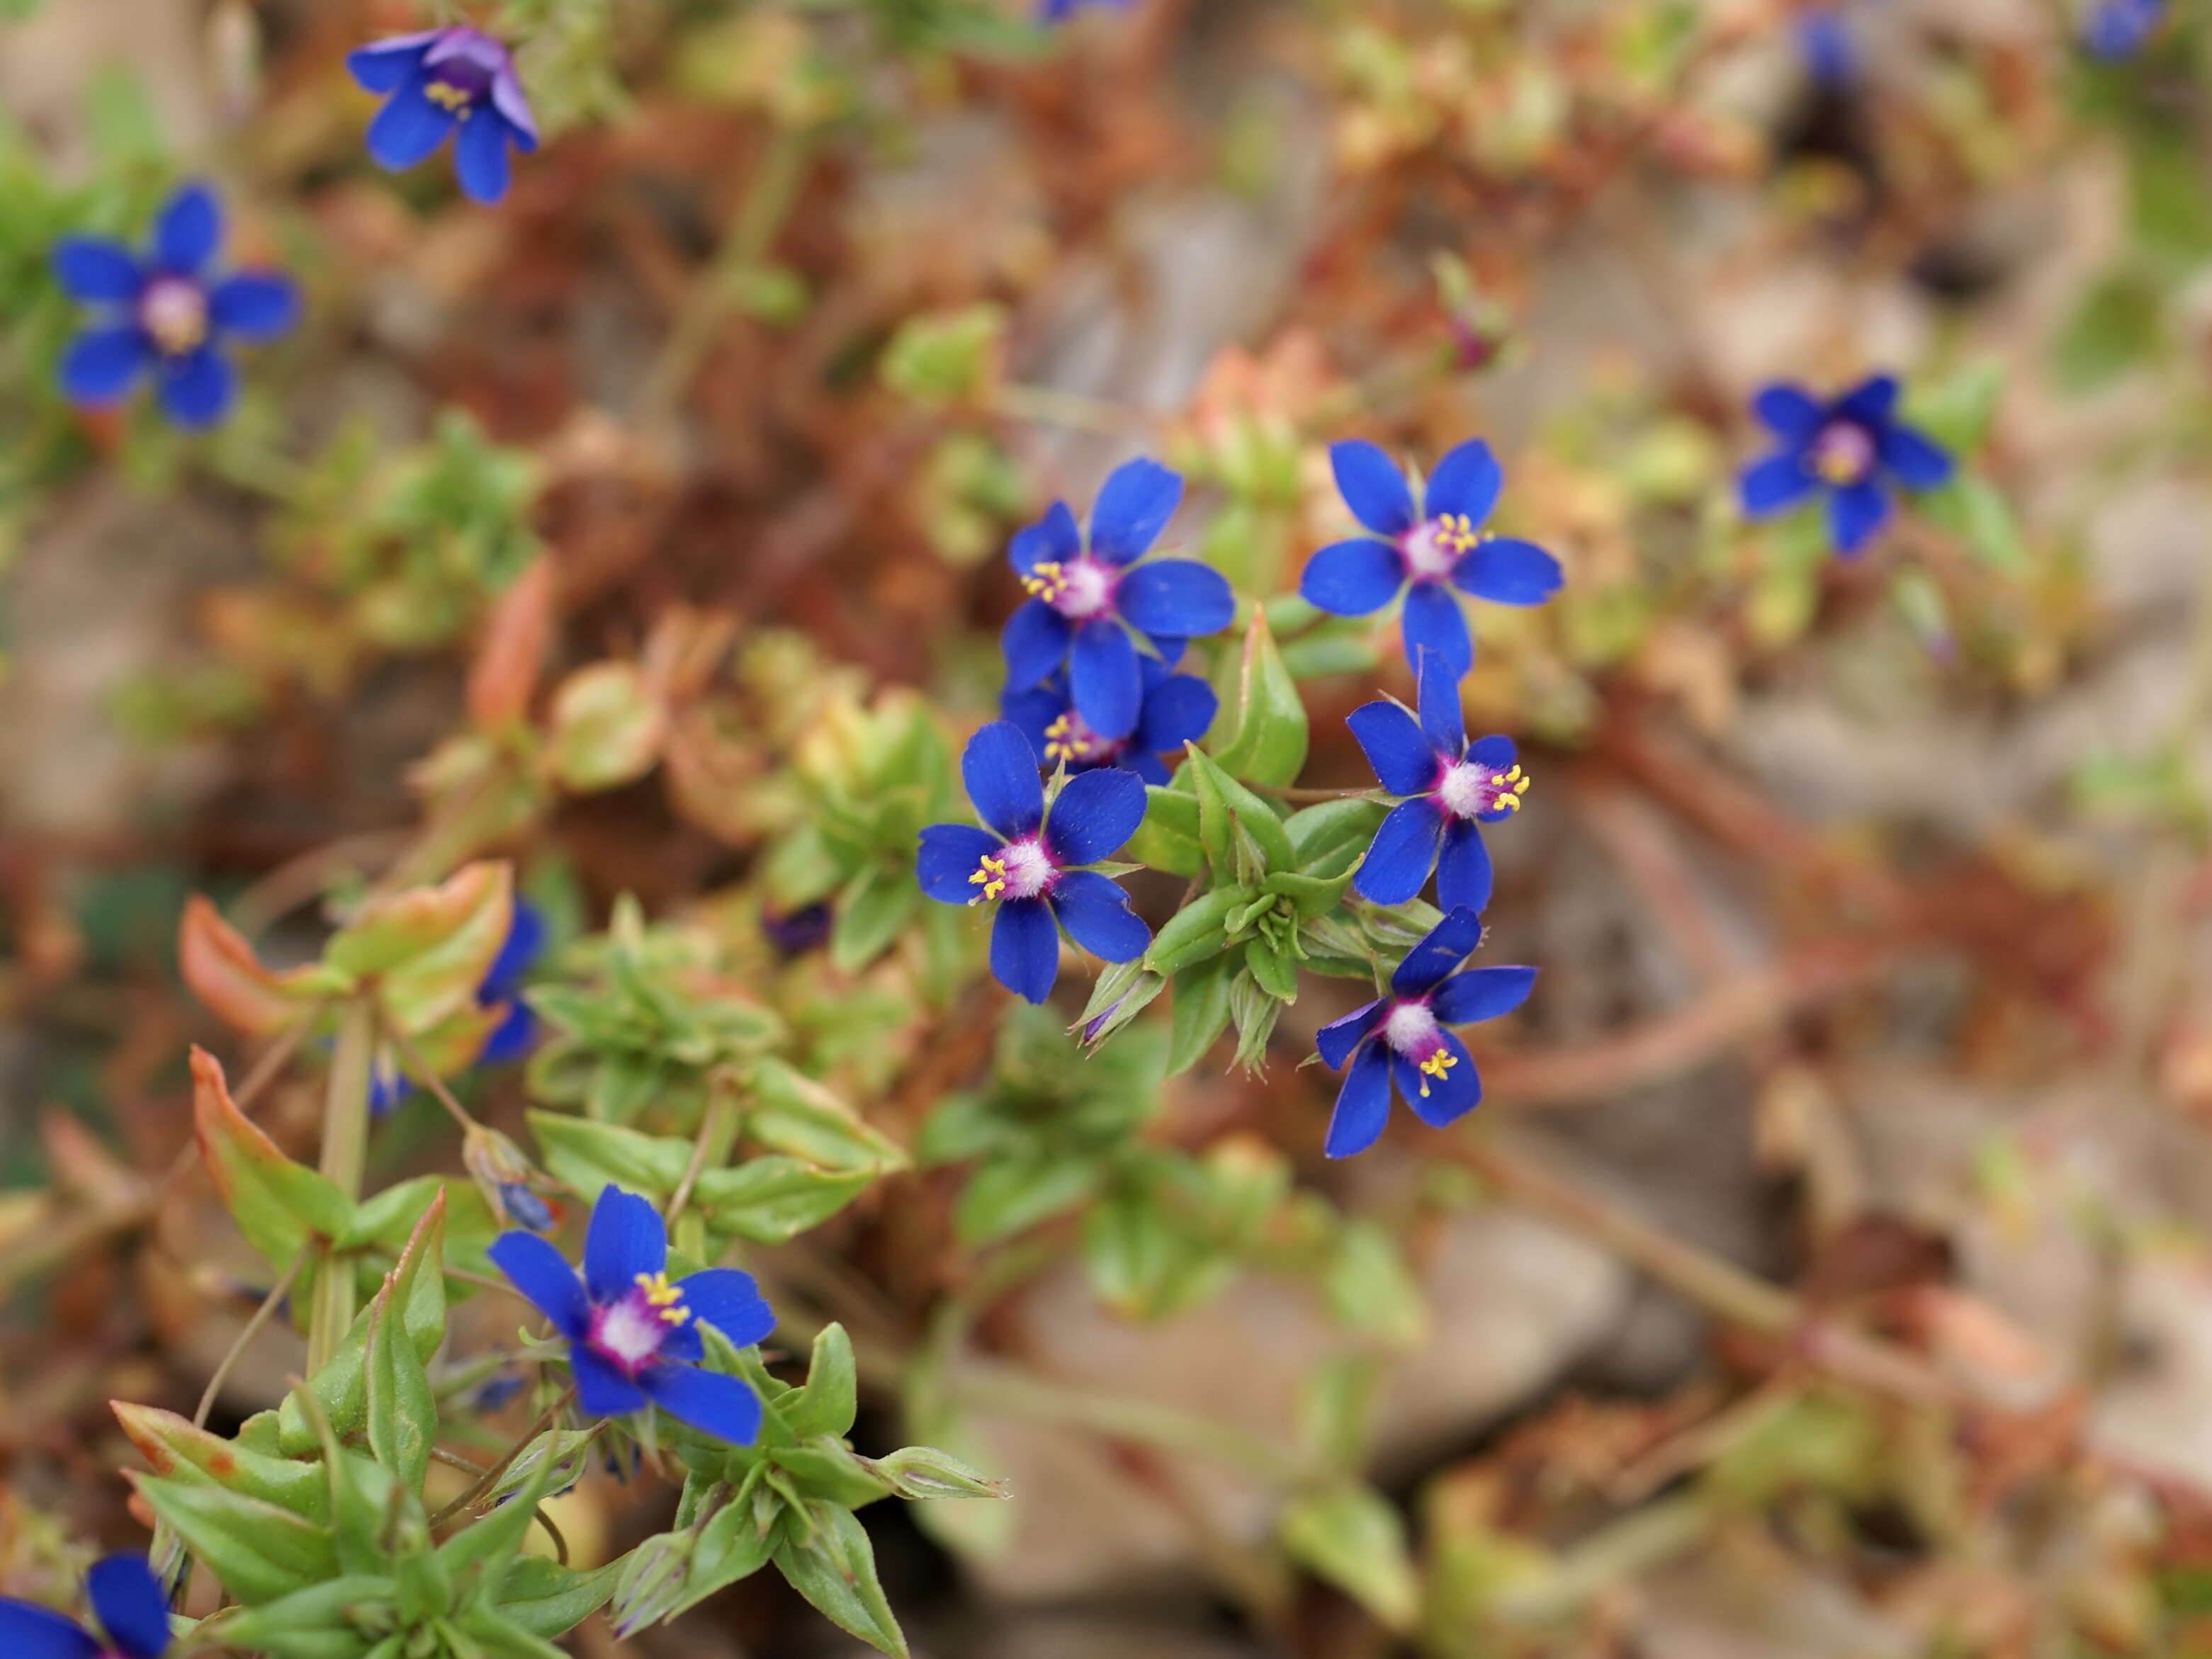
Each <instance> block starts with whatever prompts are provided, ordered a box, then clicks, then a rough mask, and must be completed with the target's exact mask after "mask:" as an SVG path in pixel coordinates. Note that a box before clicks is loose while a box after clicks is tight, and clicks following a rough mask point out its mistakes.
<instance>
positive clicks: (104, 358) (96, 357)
mask: <svg viewBox="0 0 2212 1659" xmlns="http://www.w3.org/2000/svg"><path fill="white" fill-rule="evenodd" d="M221 243H222V209H221V208H220V207H219V206H217V205H216V199H215V196H214V194H213V193H212V192H211V191H209V190H208V188H207V187H206V186H205V185H185V187H184V188H183V189H181V190H179V191H177V193H176V194H175V195H173V196H172V197H170V198H169V200H168V203H167V205H165V206H164V207H163V208H162V210H161V216H160V217H158V218H157V219H156V220H155V222H154V244H153V246H152V248H151V249H150V250H149V252H147V253H146V254H145V255H144V256H143V258H142V257H141V256H139V255H137V254H136V253H133V252H131V249H130V248H129V247H128V246H125V245H124V244H123V243H121V242H115V241H110V240H106V238H103V237H94V236H70V237H65V238H64V239H63V240H61V241H60V242H58V243H57V244H56V245H55V246H54V252H53V270H54V278H55V280H56V281H57V282H58V283H60V284H61V285H62V288H63V289H64V291H66V292H67V293H68V295H70V298H71V299H74V300H78V301H82V302H83V303H84V304H86V305H88V306H99V307H104V308H105V314H104V315H103V316H102V317H101V319H100V321H99V322H98V323H96V324H94V325H92V326H90V327H88V328H86V329H84V330H83V331H81V332H80V333H79V334H78V335H77V337H76V338H75V339H74V340H72V341H70V345H69V349H68V350H67V351H66V352H64V354H63V356H62V362H61V373H60V380H61V388H62V395H63V396H64V397H65V398H68V399H69V400H70V402H71V403H73V404H77V405H79V406H80V407H83V408H95V409H96V408H100V407H103V406H105V405H106V404H112V403H116V402H118V401H120V400H121V399H122V398H124V397H125V395H126V394H127V393H128V392H130V391H131V388H132V387H133V386H136V385H137V383H138V381H139V380H141V379H142V378H143V377H144V376H146V375H149V374H150V375H152V376H153V378H154V382H155V386H156V388H157V389H158V392H159V395H160V397H161V407H162V409H163V410H165V411H166V412H167V415H168V417H169V418H170V419H171V420H172V421H173V422H176V424H177V425H179V426H180V427H184V428H188V429H197V428H203V427H209V426H212V425H214V424H215V423H216V422H217V421H219V420H221V419H222V416H223V414H224V412H225V411H226V410H228V409H229V408H230V405H231V400H232V398H234V397H235V396H236V395H237V391H238V380H237V375H236V373H235V372H234V370H233V369H232V368H231V366H230V362H229V360H228V358H226V357H225V356H223V355H222V352H221V351H220V350H218V349H217V347H218V346H219V345H220V344H221V343H222V341H224V340H225V339H233V340H246V341H260V340H273V339H275V338H276V337H277V336H278V335H280V334H283V333H284V332H285V331H287V330H289V328H290V327H291V326H292V325H293V323H294V322H295V320H296V319H297V318H298V316H299V311H300V298H299V293H298V290H297V289H295V288H294V287H293V286H292V282H291V279H290V278H289V277H288V276H283V275H282V274H281V273H279V272H276V271H267V270H246V271H240V272H238V273H236V274H235V275H233V276H223V277H216V276H212V275H211V274H210V272H209V270H208V263H209V261H210V260H211V259H213V258H215V252H216V247H217V246H219V245H220V244H221Z"/></svg>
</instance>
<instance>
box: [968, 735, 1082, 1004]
mask: <svg viewBox="0 0 2212 1659" xmlns="http://www.w3.org/2000/svg"><path fill="white" fill-rule="evenodd" d="M1086 775H1088V774H1086ZM991 977H992V978H994V979H995V980H997V981H999V983H1000V984H1001V985H1003V986H1005V987H1006V988H1007V989H1008V990H1009V991H1012V993H1013V994H1015V995H1016V996H1018V997H1026V998H1027V999H1028V1000H1030V1001H1031V1002H1042V1001H1043V1000H1045V999H1046V998H1047V997H1048V996H1050V995H1051V994H1052V982H1053V981H1054V980H1055V979H1058V978H1059V977H1060V930H1059V929H1058V928H1056V927H1054V926H1053V921H1052V909H1051V907H1050V906H1048V904H1046V903H1045V902H1044V901H1043V900H1042V899H1008V900H1007V901H1006V902H1005V903H1003V904H1001V905H1000V907H999V915H998V920H997V921H994V922H993V923H992V924H991Z"/></svg>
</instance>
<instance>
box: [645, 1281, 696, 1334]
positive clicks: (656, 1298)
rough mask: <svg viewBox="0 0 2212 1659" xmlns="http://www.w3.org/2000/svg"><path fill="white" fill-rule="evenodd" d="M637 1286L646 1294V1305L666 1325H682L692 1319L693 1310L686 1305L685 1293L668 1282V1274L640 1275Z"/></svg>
mask: <svg viewBox="0 0 2212 1659" xmlns="http://www.w3.org/2000/svg"><path fill="white" fill-rule="evenodd" d="M636 1284H637V1287H638V1289H640V1290H641V1291H644V1292H645V1300H646V1304H647V1306H648V1307H650V1308H651V1309H653V1311H654V1312H655V1313H657V1314H659V1316H660V1318H661V1322H663V1323H664V1324H669V1325H681V1324H682V1323H684V1321H685V1320H687V1319H689V1318H690V1317H691V1310H690V1309H689V1308H687V1307H685V1306H684V1292H683V1291H680V1290H678V1289H677V1287H676V1286H675V1285H671V1284H670V1283H669V1282H668V1275H667V1274H666V1273H640V1274H638V1276H637V1279H636Z"/></svg>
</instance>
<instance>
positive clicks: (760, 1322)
mask: <svg viewBox="0 0 2212 1659" xmlns="http://www.w3.org/2000/svg"><path fill="white" fill-rule="evenodd" d="M676 1288H677V1289H678V1290H679V1291H683V1293H684V1303H683V1305H684V1306H685V1307H687V1308H689V1309H690V1310H691V1316H692V1318H694V1319H703V1320H705V1321H706V1322H708V1324H709V1325H712V1326H713V1327H714V1328H715V1329H716V1330H718V1331H720V1332H721V1334H723V1335H724V1336H726V1337H727V1338H729V1339H730V1341H731V1343H732V1346H736V1347H740V1348H750V1346H752V1345H753V1344H754V1343H756V1342H757V1341H759V1340H761V1339H762V1338H763V1337H765V1336H766V1335H767V1334H769V1332H770V1331H772V1330H774V1329H775V1315H774V1314H773V1313H771V1312H769V1305H768V1304H767V1303H766V1302H764V1301H763V1300H762V1299H761V1293H760V1286H759V1285H756V1284H755V1283H754V1282H753V1276H752V1275H751V1274H750V1273H739V1272H738V1270H737V1269H736V1268H735V1267H709V1268H708V1269H706V1271H704V1272H703V1273H693V1274H691V1275H690V1276H689V1277H688V1278H684V1279H678V1280H677V1281H676Z"/></svg>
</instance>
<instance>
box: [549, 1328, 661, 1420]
mask: <svg viewBox="0 0 2212 1659" xmlns="http://www.w3.org/2000/svg"><path fill="white" fill-rule="evenodd" d="M568 1372H569V1375H570V1376H574V1378H575V1379H576V1404H577V1407H579V1408H580V1410H581V1411H582V1412H583V1413H584V1415H585V1416H586V1417H627V1416H629V1413H632V1412H641V1411H643V1410H644V1409H645V1405H646V1399H645V1390H644V1389H641V1388H639V1387H638V1386H637V1384H636V1383H633V1382H631V1381H630V1380H629V1378H628V1377H627V1376H623V1374H622V1373H621V1372H620V1371H619V1370H616V1369H615V1367H614V1364H612V1362H611V1361H609V1360H606V1359H604V1358H601V1357H600V1356H599V1354H598V1353H596V1352H593V1351H592V1349H590V1348H588V1347H586V1346H585V1345H584V1344H582V1343H581V1342H578V1343H575V1344H574V1345H573V1346H570V1348H569V1350H568Z"/></svg>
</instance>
